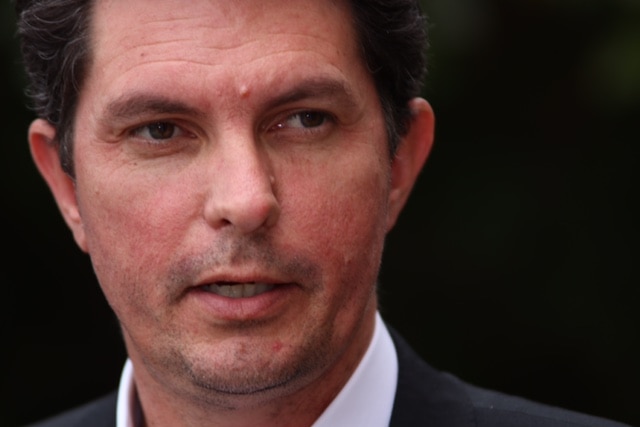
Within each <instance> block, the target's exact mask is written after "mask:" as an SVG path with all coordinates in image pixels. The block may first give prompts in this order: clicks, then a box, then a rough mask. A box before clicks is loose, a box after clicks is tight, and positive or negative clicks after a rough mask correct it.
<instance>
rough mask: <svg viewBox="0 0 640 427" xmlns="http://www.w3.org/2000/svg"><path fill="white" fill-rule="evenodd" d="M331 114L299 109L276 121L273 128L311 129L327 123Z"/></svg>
mask: <svg viewBox="0 0 640 427" xmlns="http://www.w3.org/2000/svg"><path fill="white" fill-rule="evenodd" d="M330 119H331V116H330V115H329V114H327V113H323V112H321V111H312V110H309V111H300V112H297V113H295V114H292V115H290V116H288V117H286V118H285V119H284V120H283V121H281V122H279V123H277V124H276V125H275V126H274V127H273V129H274V130H278V129H313V128H318V127H320V126H322V125H325V124H327V122H328V121H329V120H330Z"/></svg>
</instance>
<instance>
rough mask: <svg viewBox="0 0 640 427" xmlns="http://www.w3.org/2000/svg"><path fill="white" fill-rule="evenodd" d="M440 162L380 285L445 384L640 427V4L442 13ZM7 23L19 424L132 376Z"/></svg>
mask: <svg viewBox="0 0 640 427" xmlns="http://www.w3.org/2000/svg"><path fill="white" fill-rule="evenodd" d="M425 9H426V10H427V11H428V12H429V13H430V15H431V35H432V49H431V51H430V76H429V80H428V84H427V87H426V88H425V96H426V97H427V98H428V99H429V100H430V102H431V103H432V105H433V107H434V109H435V111H436V116H437V132H436V134H437V136H436V145H435V148H434V151H433V154H432V156H431V158H430V159H429V161H428V163H427V167H426V169H425V171H424V173H423V174H422V175H421V177H420V180H419V182H418V184H417V187H416V189H415V193H414V194H413V196H412V198H411V200H410V202H409V205H408V207H407V209H406V210H405V212H404V213H403V214H402V216H401V219H400V223H399V224H398V226H397V228H396V229H395V230H393V231H392V233H391V234H390V236H389V239H388V245H387V249H386V254H385V259H384V262H383V271H382V276H381V290H380V294H381V305H382V312H383V315H384V316H385V317H386V318H387V319H388V320H389V322H390V323H391V324H392V325H394V326H395V327H396V328H397V329H398V330H400V331H401V332H402V333H403V334H404V335H405V336H406V337H407V338H408V339H409V341H410V342H411V343H412V344H413V345H414V346H415V347H416V349H417V350H418V351H419V352H420V353H421V354H422V355H424V357H425V358H426V359H427V360H428V361H429V362H430V363H431V364H433V365H434V366H435V367H437V368H439V369H442V370H447V371H451V372H453V373H455V374H456V375H458V376H460V377H462V378H463V379H465V380H467V381H470V382H474V383H476V384H478V385H482V386H486V387H491V388H496V389H499V390H502V391H505V392H509V393H514V394H519V395H523V396H525V397H528V398H531V399H535V400H539V401H542V402H545V403H550V404H553V405H559V406H564V407H567V408H571V409H575V410H579V411H583V412H588V413H591V414H596V415H600V416H604V417H608V418H614V419H617V420H620V421H624V422H627V423H630V424H633V425H640V409H639V408H640V404H639V403H638V402H639V399H640V395H639V394H638V392H637V390H638V384H639V382H640V366H639V364H638V361H640V312H639V310H638V306H639V303H640V291H639V290H638V285H639V284H640V280H639V278H640V275H639V274H638V269H637V258H638V238H639V237H640V236H639V235H638V234H639V233H638V229H637V226H636V219H637V218H638V213H639V212H638V208H637V207H636V206H635V205H636V203H634V202H635V200H634V199H637V195H638V191H637V183H638V157H639V155H638V151H639V150H638V143H639V142H640V138H639V136H638V121H639V120H638V119H640V1H638V0H432V1H428V2H425ZM14 32H15V19H14V16H13V12H12V9H11V5H10V3H9V2H8V1H7V0H5V1H3V2H2V4H1V5H0V49H1V50H0V55H1V58H0V60H1V61H2V62H1V63H0V64H1V67H0V73H2V74H1V76H0V77H1V78H2V84H1V85H0V95H1V98H0V108H2V116H1V117H2V119H3V120H2V127H3V132H2V139H1V142H0V150H2V151H1V153H2V154H1V156H2V168H0V171H1V174H2V175H1V177H0V185H1V186H2V187H1V189H0V191H1V193H0V194H1V197H2V209H0V215H1V216H0V224H1V225H2V242H3V245H2V247H3V255H2V258H1V259H2V268H0V275H1V276H0V285H1V286H2V290H3V292H2V294H3V296H2V302H3V303H2V306H3V310H2V319H1V321H0V328H1V329H0V333H1V335H0V336H1V337H2V343H3V344H2V345H3V351H2V353H1V354H2V356H1V358H2V359H1V360H0V380H1V384H0V386H1V387H2V390H1V392H2V396H3V397H2V399H0V402H1V403H0V405H1V406H0V425H2V426H6V427H12V426H18V425H22V424H24V423H26V422H30V421H34V420H36V419H40V418H42V417H44V416H47V415H50V414H52V413H54V412H57V411H59V410H61V409H63V408H67V407H70V406H73V405H76V404H79V403H81V402H84V401H87V400H89V399H91V398H93V397H96V396H98V395H101V394H103V393H105V392H107V391H109V390H111V389H113V388H114V387H116V385H117V382H118V379H119V375H120V370H121V367H122V364H123V361H124V358H125V354H124V350H123V345H122V343H121V340H120V336H119V331H118V327H117V324H116V321H115V319H114V317H113V315H112V314H111V312H110V310H109V308H108V306H107V304H106V302H104V300H103V297H102V294H101V293H100V290H99V287H98V285H97V282H96V279H95V277H94V275H93V272H92V269H91V265H90V262H89V259H88V257H87V256H86V255H84V254H82V253H81V252H80V251H79V250H78V249H77V248H76V247H75V244H74V243H73V240H72V237H71V233H70V232H69V231H68V230H67V229H66V226H65V225H64V223H63V221H62V219H61V217H60V215H59V214H58V212H57V208H56V207H55V205H54V202H53V199H52V197H51V196H50V194H49V191H48V189H47V188H46V186H45V184H44V181H43V180H42V179H41V178H40V177H39V176H38V174H37V172H36V170H35V168H34V167H33V166H32V163H31V160H30V157H29V153H28V147H27V142H26V128H27V126H28V123H29V122H30V120H31V119H32V114H31V113H30V112H29V111H28V110H26V108H24V107H23V106H24V105H25V100H24V97H23V90H24V77H23V75H22V71H21V68H20V65H19V61H18V54H17V43H16V40H15V38H14V37H13V34H14Z"/></svg>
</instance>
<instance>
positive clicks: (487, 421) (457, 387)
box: [32, 331, 624, 427]
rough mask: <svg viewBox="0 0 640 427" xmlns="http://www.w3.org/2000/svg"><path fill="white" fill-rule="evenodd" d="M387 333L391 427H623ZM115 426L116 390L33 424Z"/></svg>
mask: <svg viewBox="0 0 640 427" xmlns="http://www.w3.org/2000/svg"><path fill="white" fill-rule="evenodd" d="M391 333H392V337H393V340H394V343H395V345H396V350H397V352H398V362H399V372H398V390H397V392H396V397H395V401H394V406H393V413H392V415H391V423H390V427H422V426H424V427H624V425H623V424H620V423H617V422H614V421H609V420H604V419H602V418H597V417H592V416H589V415H584V414H580V413H576V412H572V411H567V410H564V409H559V408H554V407H551V406H547V405H542V404H538V403H535V402H531V401H528V400H526V399H522V398H518V397H514V396H508V395H505V394H502V393H497V392H495V391H490V390H485V389H482V388H478V387H475V386H473V385H470V384H467V383H465V382H463V381H461V380H459V379H458V378H456V377H454V376H453V375H450V374H447V373H442V372H439V371H436V370H435V369H433V368H432V367H430V366H429V365H427V364H426V363H425V362H424V361H423V360H422V359H421V358H420V357H419V356H418V355H417V354H416V353H415V352H414V351H413V350H412V349H411V348H410V347H409V345H408V344H407V343H406V342H405V341H404V340H403V339H402V338H401V337H400V336H399V335H398V334H397V333H395V332H393V331H391ZM115 425H116V393H112V394H109V395H107V396H105V397H103V398H102V399H99V400H96V401H94V402H91V403H89V404H87V405H85V406H82V407H80V408H77V409H74V410H72V411H69V412H66V413H63V414H61V415H58V416H56V417H54V418H51V419H49V420H47V421H44V422H42V423H39V424H35V425H33V426H32V427H115ZM336 427H338V426H336ZM340 427H343V426H340ZM344 427H347V426H344Z"/></svg>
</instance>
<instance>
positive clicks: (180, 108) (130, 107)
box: [105, 93, 204, 121]
mask: <svg viewBox="0 0 640 427" xmlns="http://www.w3.org/2000/svg"><path fill="white" fill-rule="evenodd" d="M105 111H106V117H107V118H108V120H110V121H111V120H118V119H128V118H131V117H136V116H141V115H146V114H151V115H153V114H160V115H163V114H180V115H190V116H204V112H202V111H200V110H199V109H197V108H194V107H192V106H190V105H187V104H185V103H183V102H181V101H177V100H175V99H170V98H166V97H163V96H158V95H149V94H146V93H133V94H129V95H125V96H122V97H120V98H117V99H115V100H114V101H111V102H109V103H108V104H107V106H106V108H105Z"/></svg>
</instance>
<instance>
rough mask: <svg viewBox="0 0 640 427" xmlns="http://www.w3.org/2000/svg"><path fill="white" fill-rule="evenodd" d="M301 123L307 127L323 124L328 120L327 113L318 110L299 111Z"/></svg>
mask: <svg viewBox="0 0 640 427" xmlns="http://www.w3.org/2000/svg"><path fill="white" fill-rule="evenodd" d="M299 116H300V124H301V125H302V126H304V127H306V128H312V127H317V126H321V125H322V124H323V123H324V121H325V120H326V115H325V114H324V113H320V112H317V111H305V112H302V113H299Z"/></svg>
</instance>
